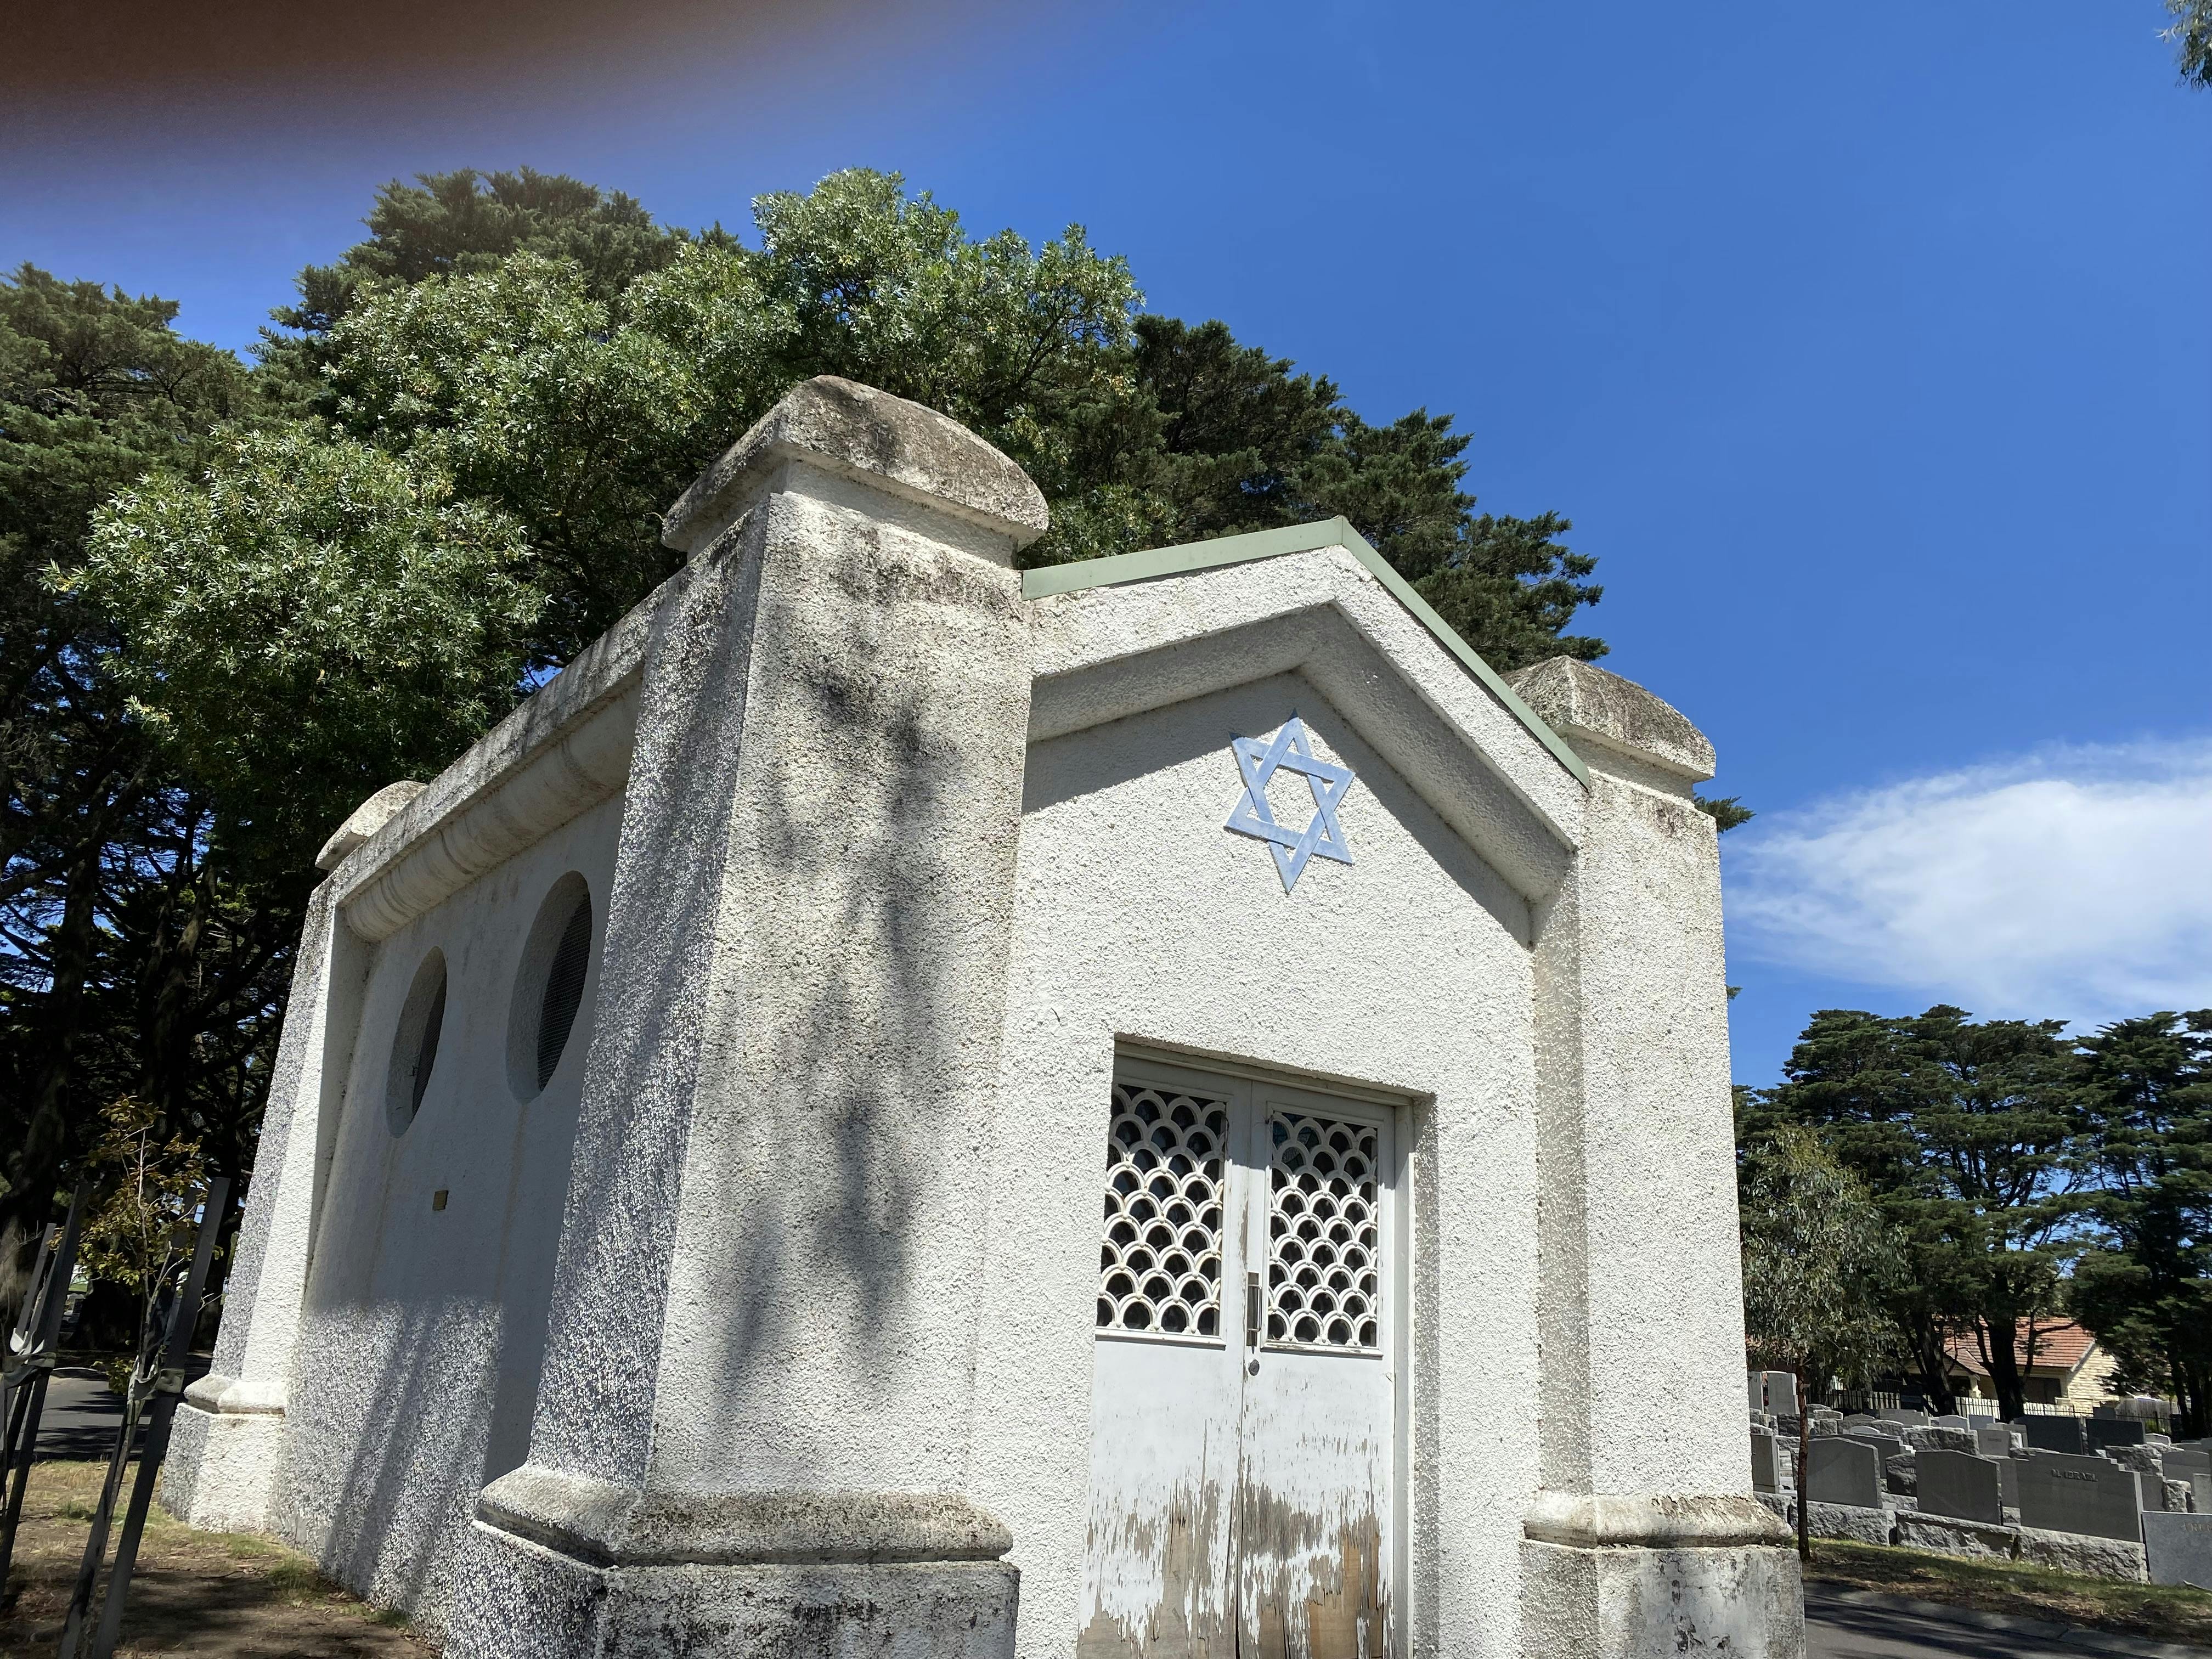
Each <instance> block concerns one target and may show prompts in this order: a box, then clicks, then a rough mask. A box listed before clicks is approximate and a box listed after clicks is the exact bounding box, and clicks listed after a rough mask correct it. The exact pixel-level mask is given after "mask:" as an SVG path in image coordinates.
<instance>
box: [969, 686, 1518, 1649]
mask: <svg viewBox="0 0 2212 1659" xmlns="http://www.w3.org/2000/svg"><path fill="white" fill-rule="evenodd" d="M1293 713H1297V714H1301V715H1303V716H1304V720H1305V721H1306V724H1307V726H1308V729H1309V730H1310V732H1312V733H1313V735H1314V738H1315V740H1316V750H1317V752H1319V753H1320V754H1321V755H1322V757H1323V758H1326V759H1330V760H1334V761H1338V762H1340V763H1344V764H1346V765H1349V766H1351V767H1352V769H1353V770H1354V771H1355V772H1356V773H1357V774H1358V783H1357V784H1356V785H1355V786H1354V787H1353V789H1352V793H1351V794H1350V796H1349V797H1348V798H1347V799H1346V803H1345V805H1344V807H1343V809H1342V812H1341V823H1342V824H1343V828H1344V833H1345V836H1346V841H1347V843H1348V844H1349V846H1350V848H1351V849H1352V855H1353V857H1354V859H1355V860H1357V862H1356V863H1355V864H1353V865H1352V866H1351V867H1349V868H1346V867H1345V866H1340V865H1334V864H1328V863H1324V862H1322V861H1321V860H1316V861H1315V862H1313V863H1312V864H1310V865H1309V866H1308V867H1307V870H1306V872H1305V874H1304V876H1303V877H1302V878H1300V880H1299V883H1298V885H1297V890H1296V891H1295V892H1292V893H1289V894H1285V892H1284V891H1283V889H1282V884H1281V882H1280V881H1279V879H1278V878H1277V876H1276V873H1275V866H1274V864H1273V860H1271V859H1270V858H1269V856H1268V854H1267V849H1266V848H1265V847H1264V846H1262V845H1261V843H1260V842H1255V841H1253V840H1250V839H1249V838H1247V837H1245V836H1237V835H1232V834H1231V833H1229V832H1228V831H1226V830H1225V829H1223V828H1222V820H1223V819H1224V818H1225V817H1226V816H1227V815H1228V810H1229V807H1230V805H1231V802H1232V801H1233V800H1234V799H1236V797H1237V790H1238V783H1237V772H1236V769H1235V766H1234V763H1232V761H1231V757H1230V748H1229V742H1230V738H1231V736H1232V735H1251V734H1256V733H1265V732H1272V731H1273V730H1275V729H1276V728H1277V727H1278V726H1280V725H1281V724H1282V723H1283V721H1284V720H1286V719H1288V718H1289V717H1290V716H1291V714H1293ZM1019 893H1020V902H1021V909H1020V919H1019V925H1018V933H1017V936H1016V945H1015V956H1014V967H1013V972H1012V990H1011V994H1010V997H1009V1012H1008V1033H1007V1042H1006V1055H1007V1059H1006V1073H1005V1079H1004V1081H1003V1083H1002V1085H1001V1087H1000V1097H1001V1099H1002V1101H1003V1103H1004V1106H1003V1109H1002V1120H1001V1123H1000V1130H999V1134H998V1137H997V1141H996V1145H995V1146H994V1150H993V1152H992V1154H991V1157H992V1165H991V1167H992V1173H993V1179H992V1182H991V1188H992V1190H993V1192H994V1194H997V1195H998V1196H997V1199H996V1201H995V1202H994V1206H993V1209H992V1213H991V1240H992V1244H991V1259H990V1263H989V1266H988V1267H987V1271H986V1273H985V1282H986V1284H987V1285H988V1286H990V1287H992V1289H993V1291H994V1297H993V1298H992V1301H991V1302H990V1304H988V1305H987V1308H986V1310H985V1316H984V1317H983V1319H982V1320H981V1324H980V1328H979V1343H980V1346H979V1353H978V1365H977V1369H978V1373H979V1378H980V1381H979V1386H978V1395H977V1401H976V1411H977V1419H978V1423H979V1425H991V1432H989V1433H987V1434H979V1435H978V1436H977V1450H976V1455H975V1473H974V1477H973V1479H974V1486H973V1487H972V1490H973V1492H975V1496H976V1497H977V1498H979V1499H980V1500H981V1502H982V1503H983V1504H984V1505H985V1507H986V1508H987V1509H989V1510H992V1511H993V1512H994V1513H995V1514H997V1515H999V1516H1001V1517H1002V1518H1004V1519H1005V1520H1006V1522H1007V1523H1008V1525H1009V1526H1010V1527H1011V1528H1012V1531H1013V1534H1014V1539H1015V1546H1014V1553H1013V1557H1012V1559H1013V1560H1014V1561H1015V1563H1016V1564H1017V1565H1018V1566H1020V1568H1021V1569H1022V1574H1023V1577H1022V1620H1021V1625H1020V1628H1019V1632H1018V1642H1019V1651H1020V1652H1021V1653H1023V1654H1024V1655H1029V1656H1036V1659H1047V1656H1054V1655H1062V1654H1066V1652H1068V1651H1070V1650H1071V1649H1072V1648H1073V1644H1074V1638H1075V1634H1076V1620H1077V1617H1078V1605H1077V1604H1078V1601H1079V1596H1080V1593H1081V1590H1082V1572H1083V1564H1084V1559H1085V1520H1086V1496H1087V1490H1088V1486H1089V1463H1090V1451H1091V1446H1090V1430H1091V1327H1092V1313H1091V1309H1092V1304H1093V1301H1094V1293H1095V1285H1096V1280H1097V1258H1098V1232H1099V1225H1100V1223H1099V1190H1100V1188H1099V1183H1100V1181H1101V1179H1102V1174H1103V1168H1104V1148H1105V1134H1106V1126H1107V1121H1108V1118H1109V1091H1108V1085H1109V1081H1110V1079H1111V1076H1112V1073H1113V1065H1114V1054H1115V1037H1116V1036H1117V1035H1118V1036H1125V1037H1135V1038H1140V1039H1145V1040H1148V1041H1150V1042H1155V1043H1158V1044H1162V1045H1166V1046H1170V1047H1176V1048H1189V1049H1196V1050H1200V1051H1212V1052H1213V1053H1217V1054H1231V1055H1237V1056H1242V1057H1244V1058H1246V1059H1249V1060H1255V1061H1259V1062H1261V1063H1263V1064H1266V1063H1272V1064H1274V1065H1278V1066H1287V1067H1297V1068H1303V1069H1305V1070H1309V1071H1314V1072H1319V1073H1327V1074H1332V1075H1334V1076H1337V1077H1340V1078H1343V1079H1353V1080H1360V1081H1364V1082H1367V1083H1369V1084H1371V1085H1378V1086H1385V1087H1391V1088H1395V1089H1399V1090H1403V1091H1407V1093H1409V1094H1413V1095H1421V1096H1433V1097H1434V1098H1435V1105H1434V1107H1433V1109H1432V1110H1431V1111H1430V1112H1428V1113H1425V1114H1424V1116H1425V1119H1426V1121H1425V1123H1423V1124H1415V1123H1407V1125H1406V1126H1405V1132H1406V1133H1409V1134H1411V1133H1414V1132H1415V1131H1416V1130H1419V1131H1420V1151H1419V1154H1418V1156H1419V1158H1421V1160H1422V1161H1423V1163H1424V1164H1425V1168H1424V1169H1422V1170H1420V1171H1419V1173H1418V1174H1417V1176H1416V1181H1417V1182H1418V1184H1419V1188H1420V1194H1421V1195H1420V1196H1419V1197H1418V1198H1417V1199H1416V1204H1417V1206H1421V1207H1423V1208H1424V1209H1425V1214H1424V1217H1423V1225H1422V1231H1421V1236H1420V1238H1419V1242H1418V1243H1417V1244H1416V1247H1415V1248H1416V1250H1417V1252H1418V1253H1419V1257H1420V1260H1419V1266H1418V1268H1417V1272H1418V1274H1419V1281H1418V1282H1417V1284H1416V1285H1414V1287H1413V1289H1414V1292H1415V1297H1416V1299H1417V1301H1419V1304H1420V1305H1419V1308H1418V1309H1417V1311H1416V1313H1415V1316H1414V1322H1415V1326H1416V1328H1417V1329H1418V1330H1419V1333H1420V1334H1419V1349H1418V1352H1416V1353H1415V1354H1414V1355H1413V1367H1414V1375H1415V1376H1416V1378H1417V1379H1419V1388H1420V1393H1419V1397H1418V1398H1417V1399H1416V1400H1415V1401H1414V1406H1413V1410H1414V1413H1415V1416H1416V1419H1417V1425H1416V1429H1417V1436H1418V1438H1419V1442H1420V1443H1421V1445H1422V1449H1423V1457H1424V1463H1425V1476H1424V1479H1425V1484H1427V1485H1428V1486H1430V1487H1431V1498H1430V1499H1429V1502H1428V1505H1427V1512H1426V1513H1425V1514H1423V1515H1419V1516H1415V1517H1413V1535H1414V1538H1415V1540H1416V1542H1415V1546H1414V1547H1415V1551H1416V1553H1417V1555H1418V1556H1419V1557H1420V1558H1422V1559H1425V1560H1427V1561H1428V1562H1430V1563H1431V1564H1432V1570H1431V1572H1430V1573H1429V1574H1428V1575H1427V1576H1426V1577H1425V1582H1424V1583H1422V1584H1420V1585H1419V1586H1417V1587H1416V1589H1415V1598H1416V1605H1417V1606H1419V1607H1425V1608H1426V1609H1428V1610H1430V1611H1431V1612H1432V1613H1433V1626H1434V1631H1435V1633H1436V1636H1437V1638H1439V1639H1441V1641H1442V1643H1443V1646H1442V1647H1441V1648H1440V1649H1434V1650H1435V1651H1444V1652H1470V1653H1472V1652H1496V1653H1509V1652H1512V1651H1514V1650H1515V1649H1514V1641H1515V1638H1516V1628H1517V1627H1516V1617H1517V1610H1516V1595H1517V1580H1518V1573H1519V1567H1518V1561H1519V1555H1518V1548H1519V1542H1520V1535H1521V1510H1522V1503H1521V1501H1520V1499H1521V1498H1522V1496H1523V1495H1525V1494H1528V1493H1530V1492H1533V1491H1534V1486H1535V1447H1534V1440H1533V1437H1531V1436H1530V1435H1529V1434H1528V1431H1527V1429H1526V1426H1525V1425H1516V1424H1515V1423H1514V1422H1513V1421H1512V1418H1511V1414H1510V1413H1503V1412H1500V1411H1498V1409H1497V1402H1498V1401H1500V1400H1510V1399H1512V1398H1516V1397H1519V1398H1523V1399H1525V1398H1528V1397H1529V1396H1531V1395H1533V1394H1534V1387H1535V1367H1536V1352H1535V1343H1534V1292H1535V1267H1536V1262H1535V1252H1534V1237H1533V1231H1534V1230H1533V1225H1532V1224H1533V1218H1534V1206H1535V1188H1534V1180H1535V1148H1534V1140H1533V1127H1534V1121H1533V1112H1532V1109H1531V1096H1532V1090H1533V1078H1532V1075H1531V1055H1530V1046H1531V1044H1530V1015H1529V996H1530V964H1529V957H1528V947H1527V944H1526V939H1527V932H1528V906H1527V904H1526V903H1525V902H1523V901H1522V899H1521V898H1520V897H1519V896H1517V895H1516V894H1515V893H1514V892H1513V891H1512V890H1510V888H1509V887H1507V886H1506V884H1504V881H1502V880H1501V879H1500V878H1498V875H1497V874H1496V873H1495V872H1492V870H1490V869H1489V868H1487V867H1486V866H1485V865H1484V864H1483V863H1482V862H1481V861H1480V860H1479V859H1477V858H1476V857H1475V856H1474V854H1472V853H1471V852H1470V851H1469V850H1468V848H1467V846H1466V844H1465V843H1464V842H1462V841H1461V840H1460V838H1459V837H1458V836H1456V835H1455V833H1454V832H1453V831H1452V830H1451V829H1449V828H1448V827H1447V826H1446V825H1445V824H1444V823H1443V821H1442V819H1441V818H1440V817H1438V816H1437V812H1436V811H1435V810H1434V808H1433V807H1431V805H1429V804H1428V803H1426V802H1425V801H1424V800H1423V799H1421V796H1420V795H1419V793H1418V792H1417V791H1416V790H1415V789H1414V788H1413V787H1412V786H1411V785H1409V784H1408V783H1407V781H1405V780H1404V779H1402V778H1401V777H1399V776H1398V775H1395V773H1394V772H1393V771H1392V770H1391V769H1389V766H1388V765H1387V764H1385V763H1383V760H1382V759H1381V757H1379V756H1378V755H1377V754H1376V752H1375V750H1373V748H1372V747H1371V746H1370V744H1368V743H1367V742H1365V741H1364V739H1363V738H1362V737H1361V735H1360V734H1359V733H1358V732H1357V731H1356V730H1354V729H1353V728H1352V726H1350V725H1349V724H1348V723H1347V722H1346V720H1344V719H1343V718H1342V717H1341V716H1340V715H1339V714H1337V713H1336V711H1335V710H1334V708H1331V707H1330V706H1329V705H1328V703H1327V702H1325V701H1324V700H1323V699H1322V697H1321V696H1320V695H1319V694H1318V692H1317V691H1316V690H1315V688H1314V686H1313V685H1312V684H1311V683H1310V681H1307V680H1305V679H1304V678H1300V677H1297V676H1293V675H1284V676H1278V677H1275V678H1269V679H1267V680H1264V681H1261V682H1260V683H1259V684H1253V685H1249V686H1243V687H1239V688H1237V689H1236V690H1231V691H1226V692H1222V693H1218V694H1216V695H1214V696H1206V697H1201V698H1199V699H1196V700H1194V701H1193V702H1184V703H1179V704H1176V705H1175V706H1174V707H1171V708H1166V709H1162V710H1159V711H1157V712H1154V713H1152V714H1140V715H1137V716H1134V717H1132V718H1129V719H1126V720H1117V721H1115V722H1112V723H1110V724H1109V725H1105V726H1097V727H1094V728H1091V729H1090V730H1087V731H1084V732H1077V733H1075V734H1073V735H1071V736H1068V737H1064V738H1056V739H1054V740H1052V741H1048V742H1046V743H1044V744H1039V745H1038V746H1037V747H1036V748H1035V749H1033V750H1031V751H1030V767H1029V783H1028V791H1027V796H1026V799H1025V801H1024V816H1023V824H1022V848H1021V864H1020V872H1019ZM1192 1063H1194V1064H1199V1065H1202V1064H1203V1061H1202V1060H1200V1061H1194V1062H1192ZM1438 1282H1443V1283H1449V1285H1451V1286H1452V1289H1451V1291H1450V1293H1449V1296H1446V1297H1438V1296H1437V1295H1436V1294H1435V1292H1434V1290H1433V1286H1434V1285H1435V1284H1437V1283H1438ZM1424 1285H1426V1286H1429V1287H1430V1288H1429V1289H1428V1290H1427V1291H1424V1290H1423V1288H1422V1287H1423V1286H1424ZM1434 1486H1444V1487H1447V1488H1449V1490H1451V1491H1453V1492H1483V1493H1485V1494H1487V1501H1486V1502H1485V1503H1483V1504H1479V1505H1478V1504H1459V1503H1455V1504H1451V1505H1450V1506H1449V1513H1448V1514H1446V1513H1440V1512H1439V1511H1438V1510H1437V1506H1436V1504H1435V1499H1434V1496H1433V1488H1434ZM1402 1535H1403V1534H1402V1533H1401V1536H1402Z"/></svg>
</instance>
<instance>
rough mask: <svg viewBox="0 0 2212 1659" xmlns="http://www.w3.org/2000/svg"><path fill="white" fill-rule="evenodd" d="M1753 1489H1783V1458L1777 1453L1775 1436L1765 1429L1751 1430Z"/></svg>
mask: <svg viewBox="0 0 2212 1659" xmlns="http://www.w3.org/2000/svg"><path fill="white" fill-rule="evenodd" d="M1751 1489H1752V1490H1753V1492H1780V1491H1781V1490H1782V1470H1781V1460H1780V1459H1779V1458H1778V1457H1777V1456H1776V1455H1775V1449H1774V1437H1773V1436H1772V1435H1771V1434H1769V1433H1767V1432H1766V1431H1765V1430H1764V1429H1753V1431H1751Z"/></svg>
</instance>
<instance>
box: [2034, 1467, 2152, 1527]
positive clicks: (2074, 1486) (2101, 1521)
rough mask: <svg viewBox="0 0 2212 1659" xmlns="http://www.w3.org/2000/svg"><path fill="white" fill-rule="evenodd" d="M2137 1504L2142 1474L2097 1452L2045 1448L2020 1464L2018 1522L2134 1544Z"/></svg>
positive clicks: (2138, 1520)
mask: <svg viewBox="0 0 2212 1659" xmlns="http://www.w3.org/2000/svg"><path fill="white" fill-rule="evenodd" d="M2142 1509H2143V1497H2142V1476H2141V1475H2139V1474H2136V1472H2135V1471H2134V1470H2133V1469H2124V1468H2118V1466H2117V1465H2115V1464H2112V1463H2108V1462H2106V1461H2105V1460H2104V1459H2103V1458H2101V1457H2077V1456H2074V1455H2071V1454H2069V1453H2063V1452H2046V1453H2045V1454H2044V1455H2042V1456H2039V1457H2032V1458H2030V1459H2028V1460H2027V1462H2025V1463H2023V1464H2021V1466H2020V1521H2021V1525H2022V1526H2024V1527H2035V1528H2039V1529H2040V1530H2042V1531H2044V1532H2078V1533H2084V1534H2087V1535H2088V1536H2090V1537H2093V1538H2118V1539H2124V1540H2125V1541H2127V1542H2129V1543H2139V1542H2141V1541H2142Z"/></svg>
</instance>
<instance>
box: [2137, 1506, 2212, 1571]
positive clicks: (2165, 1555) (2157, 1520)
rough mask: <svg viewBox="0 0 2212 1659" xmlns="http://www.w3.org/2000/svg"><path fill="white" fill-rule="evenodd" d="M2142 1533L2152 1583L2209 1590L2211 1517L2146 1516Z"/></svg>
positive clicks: (2211, 1545)
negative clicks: (2181, 1585)
mask: <svg viewBox="0 0 2212 1659" xmlns="http://www.w3.org/2000/svg"><path fill="white" fill-rule="evenodd" d="M2142 1529H2143V1559H2144V1564H2145V1565H2147V1566H2148V1567H2149V1569H2150V1582H2151V1583H2154V1584H2194V1585H2196V1586H2197V1588H2198V1589H2204V1588H2206V1587H2207V1586H2212V1515H2146V1516H2143V1518H2142Z"/></svg>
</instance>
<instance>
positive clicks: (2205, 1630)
mask: <svg viewBox="0 0 2212 1659" xmlns="http://www.w3.org/2000/svg"><path fill="white" fill-rule="evenodd" d="M1805 1576H1806V1577H1807V1578H1808V1579H1814V1578H1816V1579H1819V1580H1820V1581H1822V1582H1823V1583H1830V1584H1841V1585H1844V1586H1846V1587H1848V1588H1850V1589H1867V1590H1881V1591H1884V1592H1886V1593H1887V1594H1888V1595H1910V1596H1916V1597H1917V1598H1918V1599H1919V1600H1921V1601H1942V1602H1946V1603H1948V1604H1949V1605H1950V1606H1952V1607H1973V1608H1977V1609H1978V1610H1979V1611H1981V1612H1984V1613H2013V1614H2015V1615H2017V1616H2019V1617H2021V1618H2025V1619H2047V1620H2052V1621H2054V1622H2056V1623H2060V1624H2067V1625H2085V1626H2088V1627H2089V1628H2091V1629H2093V1630H2108V1631H2118V1632H2124V1634H2126V1635H2130V1636H2148V1637H2150V1638H2154V1639H2156V1640H2159V1641H2166V1642H2193V1643H2196V1644H2199V1645H2212V1593H2209V1592H2207V1591H2204V1590H2194V1589H2172V1588H2169V1587H2167V1586H2166V1585H2163V1584H2123V1583H2118V1582H2116V1581H2114V1580H2112V1579H2106V1578H2083V1577H2077V1576H2076V1575H2075V1574H2073V1573H2070V1572H2053V1571H2051V1569H2049V1568H2048V1567H2033V1566H2025V1565H2020V1564H2018V1563H2016V1562H2011V1561H1990V1560H1965V1559H1960V1558H1959V1557H1957V1556H1951V1555H1936V1554H1933V1553H1929V1552H1927V1551H1924V1550H1907V1549H1886V1548H1882V1547H1877V1546H1875V1545H1872V1544H1852V1543H1847V1542H1844V1541H1842V1540H1840V1539H1825V1538H1824V1539H1816V1540H1815V1541H1814V1544H1813V1565H1811V1566H1810V1567H1809V1568H1808V1569H1807V1570H1806V1573H1805Z"/></svg>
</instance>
